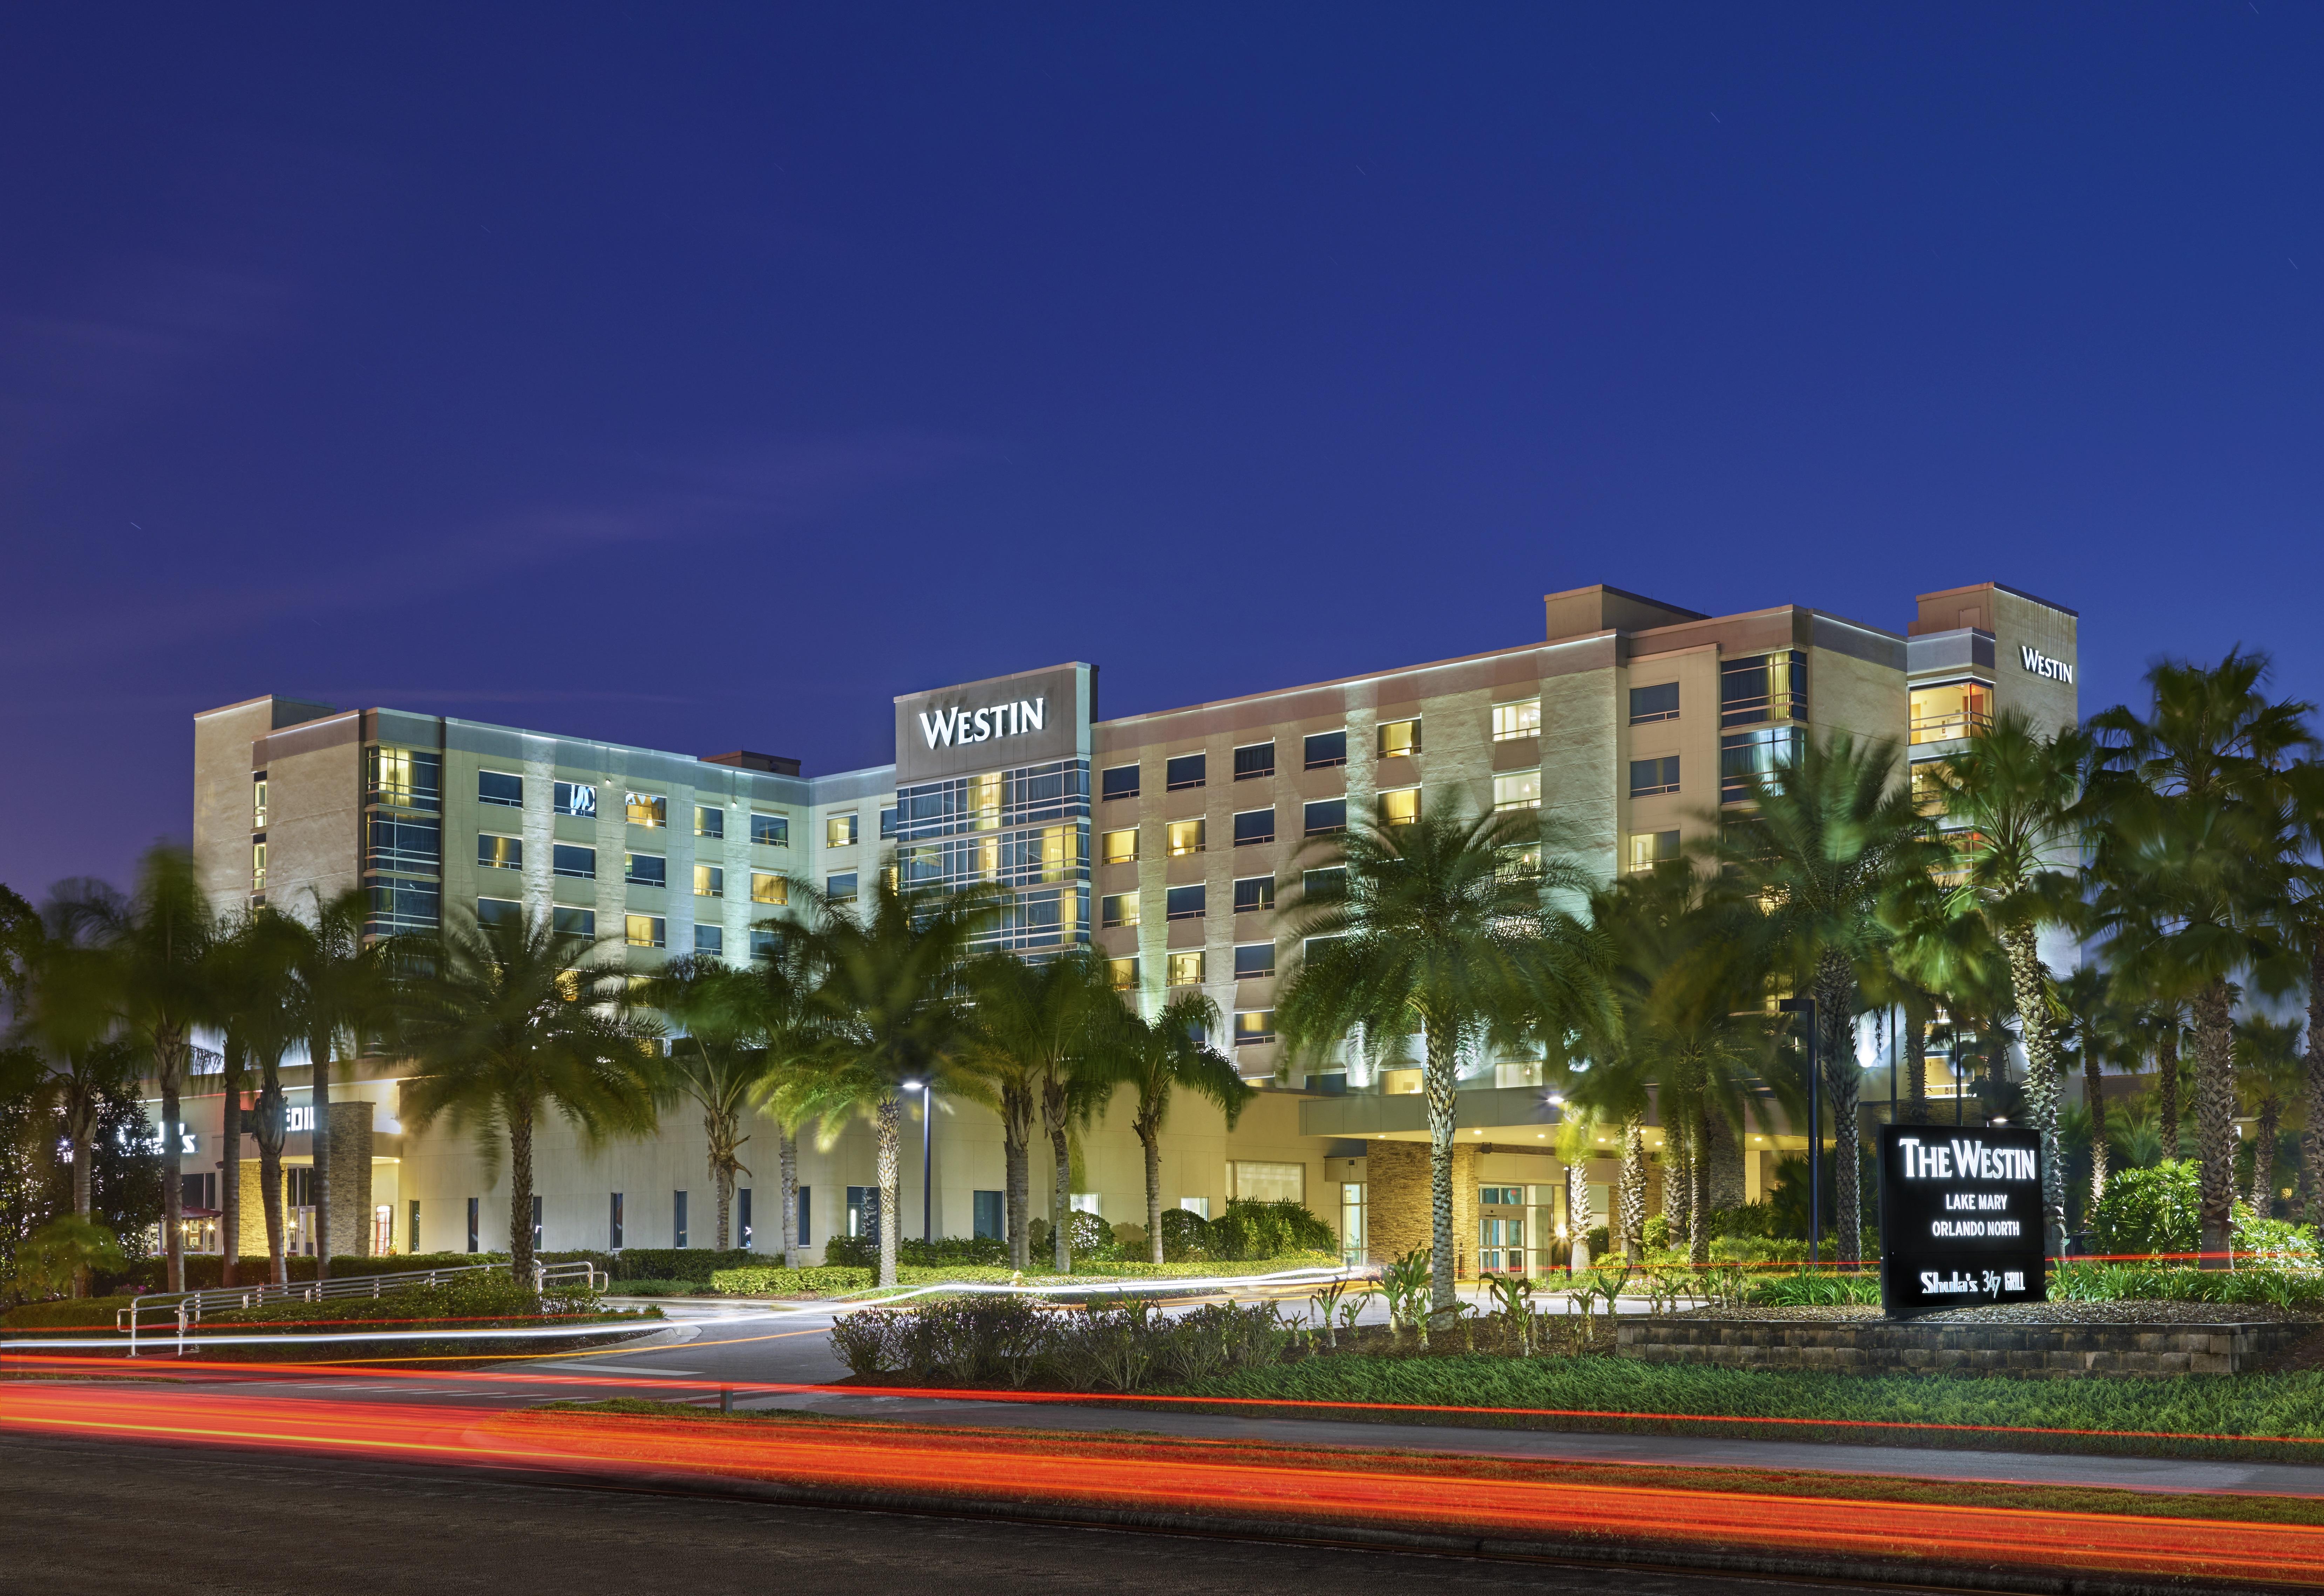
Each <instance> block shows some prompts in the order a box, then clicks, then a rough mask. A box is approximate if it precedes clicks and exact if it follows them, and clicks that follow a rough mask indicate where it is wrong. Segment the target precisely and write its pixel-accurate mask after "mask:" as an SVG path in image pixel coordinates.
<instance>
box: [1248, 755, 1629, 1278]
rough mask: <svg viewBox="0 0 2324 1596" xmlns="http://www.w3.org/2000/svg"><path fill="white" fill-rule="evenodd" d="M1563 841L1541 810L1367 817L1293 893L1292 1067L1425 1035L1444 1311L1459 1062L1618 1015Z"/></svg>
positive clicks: (1454, 808)
mask: <svg viewBox="0 0 2324 1596" xmlns="http://www.w3.org/2000/svg"><path fill="white" fill-rule="evenodd" d="M1449 796H1450V795H1448V798H1449ZM1555 840H1556V838H1555V837H1554V836H1553V835H1548V834H1546V833H1545V828H1544V827H1543V826H1542V825H1541V823H1540V819H1539V816H1538V815H1537V814H1536V813H1535V812H1533V811H1527V810H1507V811H1499V812H1484V813H1478V812H1475V811H1472V810H1471V809H1469V808H1467V807H1464V806H1463V805H1462V804H1461V803H1459V802H1457V801H1450V802H1447V803H1444V804H1443V805H1440V806H1437V807H1433V808H1430V809H1429V810H1427V811H1426V812H1425V813H1424V814H1423V815H1422V816H1421V817H1420V818H1419V819H1416V820H1413V821H1410V822H1407V823H1406V824H1402V825H1397V826H1377V825H1371V824H1369V823H1365V822H1358V823H1356V824H1355V825H1354V826H1351V829H1350V831H1349V832H1348V833H1347V835H1345V836H1344V837H1342V838H1340V839H1337V840H1335V841H1334V840H1325V841H1323V842H1322V843H1320V844H1318V845H1317V846H1316V848H1315V850H1314V853H1320V854H1321V855H1322V858H1321V860H1320V861H1319V863H1321V865H1322V866H1323V868H1321V869H1318V870H1312V871H1309V872H1305V874H1304V875H1303V877H1302V878H1301V881H1300V882H1298V883H1296V884H1295V883H1291V882H1286V884H1285V889H1284V891H1283V893H1282V899H1283V907H1282V909H1280V910H1279V911H1278V914H1279V920H1280V923H1281V925H1282V926H1283V927H1284V935H1285V937H1286V941H1288V942H1289V943H1291V944H1292V945H1293V946H1295V947H1296V948H1298V949H1301V950H1303V951H1299V952H1296V953H1294V954H1293V955H1291V958H1290V960H1289V963H1290V964H1291V969H1290V971H1289V973H1288V976H1287V978H1286V980H1285V981H1284V982H1283V983H1282V984H1281V985H1280V986H1279V987H1278V988H1277V993H1276V1002H1275V1019H1276V1028H1277V1034H1278V1035H1280V1036H1281V1037H1282V1038H1283V1040H1284V1044H1285V1056H1286V1062H1296V1061H1297V1060H1300V1059H1303V1058H1305V1059H1321V1058H1323V1056H1325V1055H1327V1054H1328V1053H1330V1052H1331V1051H1332V1050H1333V1048H1335V1047H1339V1046H1340V1045H1341V1044H1342V1043H1343V1042H1344V1041H1345V1040H1346V1039H1347V1038H1349V1037H1350V1036H1351V1035H1356V1034H1360V1035H1362V1036H1366V1037H1402V1036H1405V1035H1408V1034H1409V1033H1410V1032H1411V1031H1412V1030H1413V1029H1414V1028H1415V1026H1416V1025H1417V1027H1418V1029H1420V1031H1421V1034H1422V1036H1423V1038H1424V1041H1425V1047H1426V1063H1425V1069H1424V1071H1423V1074H1422V1082H1423V1086H1424V1089H1425V1092H1426V1093H1427V1107H1428V1150H1429V1158H1428V1165H1429V1196H1430V1206H1431V1210H1432V1213H1431V1219H1432V1228H1431V1238H1432V1241H1431V1249H1430V1255H1431V1267H1432V1275H1433V1278H1432V1281H1431V1285H1432V1292H1431V1296H1432V1305H1431V1312H1432V1314H1437V1313H1449V1312H1451V1311H1452V1310H1453V1308H1454V1307H1455V1306H1456V1304H1457V1299H1456V1297H1455V1295H1454V1289H1453V1273H1454V1268H1455V1264H1456V1260H1457V1258H1458V1253H1457V1250H1456V1249H1455V1245H1454V1241H1453V1236H1452V1143H1453V1134H1454V1132H1455V1130H1457V1129H1458V1126H1457V1123H1456V1119H1457V1112H1458V1109H1457V1103H1458V1098H1457V1095H1456V1092H1457V1086H1458V1082H1459V1061H1460V1060H1461V1058H1462V1056H1464V1055H1467V1054H1471V1053H1475V1052H1480V1051H1482V1050H1483V1049H1485V1048H1488V1047H1491V1046H1493V1045H1495V1044H1496V1043H1499V1042H1502V1041H1504V1040H1507V1039H1511V1038H1519V1037H1532V1038H1545V1037H1553V1036H1554V1037H1560V1038H1562V1037H1563V1033H1564V1032H1565V1031H1566V1030H1567V1029H1570V1028H1571V1027H1572V1026H1573V1025H1574V1024H1575V1023H1577V1022H1578V1021H1580V1020H1582V1019H1585V1018H1590V1017H1597V1016H1602V1014H1603V1013H1604V1011H1605V1010H1606V1004H1607V1000H1606V995H1605V973H1606V967H1607V964H1608V959H1609V947H1608V943H1607V939H1606V937H1605V936H1603V934H1601V933H1600V932H1599V931H1597V930H1595V929H1593V928H1592V927H1590V926H1589V925H1587V924H1585V923H1584V922H1583V921H1582V919H1580V918H1577V917H1576V916H1575V915H1574V914H1573V913H1572V912H1571V911H1570V910H1569V909H1565V908H1564V907H1563V903H1562V901H1561V900H1560V899H1561V896H1563V897H1564V898H1568V899H1582V898H1584V897H1585V896H1586V894H1587V893H1588V891H1589V890H1590V887H1591V878H1590V876H1589V873H1588V872H1587V871H1586V870H1584V869H1583V868H1582V866H1581V865H1579V864H1577V863H1574V862H1573V861H1572V859H1571V858H1568V857H1565V856H1563V855H1562V854H1557V853H1552V852H1550V844H1553V843H1554V841H1555ZM1308 856H1310V857H1313V856H1314V854H1313V853H1311V854H1310V855H1308Z"/></svg>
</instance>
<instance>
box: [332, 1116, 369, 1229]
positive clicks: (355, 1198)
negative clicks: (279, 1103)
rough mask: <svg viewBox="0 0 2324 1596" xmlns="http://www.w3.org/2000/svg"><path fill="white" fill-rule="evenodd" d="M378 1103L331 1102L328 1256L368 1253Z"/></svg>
mask: <svg viewBox="0 0 2324 1596" xmlns="http://www.w3.org/2000/svg"><path fill="white" fill-rule="evenodd" d="M377 1106H378V1105H377V1104H375V1103H372V1102H365V1101H364V1100H362V1099H360V1098H356V1099H352V1100H349V1101H347V1102H334V1103H332V1104H331V1123H330V1138H331V1235H330V1247H331V1255H332V1256H333V1257H335V1258H367V1257H369V1256H370V1255H371V1243H372V1223H371V1130H372V1116H373V1114H374V1112H375V1111H376V1109H377Z"/></svg>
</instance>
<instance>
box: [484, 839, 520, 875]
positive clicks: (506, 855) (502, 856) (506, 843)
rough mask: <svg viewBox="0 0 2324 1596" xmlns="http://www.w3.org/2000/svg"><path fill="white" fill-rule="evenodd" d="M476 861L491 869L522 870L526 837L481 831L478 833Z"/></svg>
mask: <svg viewBox="0 0 2324 1596" xmlns="http://www.w3.org/2000/svg"><path fill="white" fill-rule="evenodd" d="M476 863H478V864H481V865H484V867H485V868H487V869H490V870H521V869H523V868H524V839H523V838H521V837H512V836H495V835H493V834H492V833H491V832H488V831H480V832H478V833H477V834H476Z"/></svg>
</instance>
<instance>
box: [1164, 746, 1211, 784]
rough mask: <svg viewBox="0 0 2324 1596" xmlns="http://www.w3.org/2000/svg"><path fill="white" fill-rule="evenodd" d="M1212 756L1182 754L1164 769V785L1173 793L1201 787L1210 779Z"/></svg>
mask: <svg viewBox="0 0 2324 1596" xmlns="http://www.w3.org/2000/svg"><path fill="white" fill-rule="evenodd" d="M1209 767H1210V756H1209V755H1208V754H1203V753H1182V754H1180V755H1179V756H1178V757H1177V758H1176V759H1174V760H1172V761H1169V762H1168V763H1167V764H1166V765H1164V766H1163V768H1162V784H1163V786H1164V787H1166V788H1167V789H1169V790H1170V791H1172V792H1180V791H1183V790H1185V789H1187V788H1189V787H1200V786H1202V785H1203V782H1204V781H1205V780H1207V779H1208V775H1209Z"/></svg>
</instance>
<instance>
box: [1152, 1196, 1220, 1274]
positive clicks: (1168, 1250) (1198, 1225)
mask: <svg viewBox="0 0 2324 1596" xmlns="http://www.w3.org/2000/svg"><path fill="white" fill-rule="evenodd" d="M1210 1256H1211V1222H1210V1221H1209V1220H1207V1219H1204V1218H1203V1216H1202V1215H1201V1214H1199V1213H1195V1212H1194V1210H1193V1209H1191V1208H1165V1209H1164V1210H1163V1211H1162V1259H1163V1261H1164V1262H1165V1263H1200V1262H1202V1261H1203V1259H1207V1258H1209V1257H1210Z"/></svg>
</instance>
